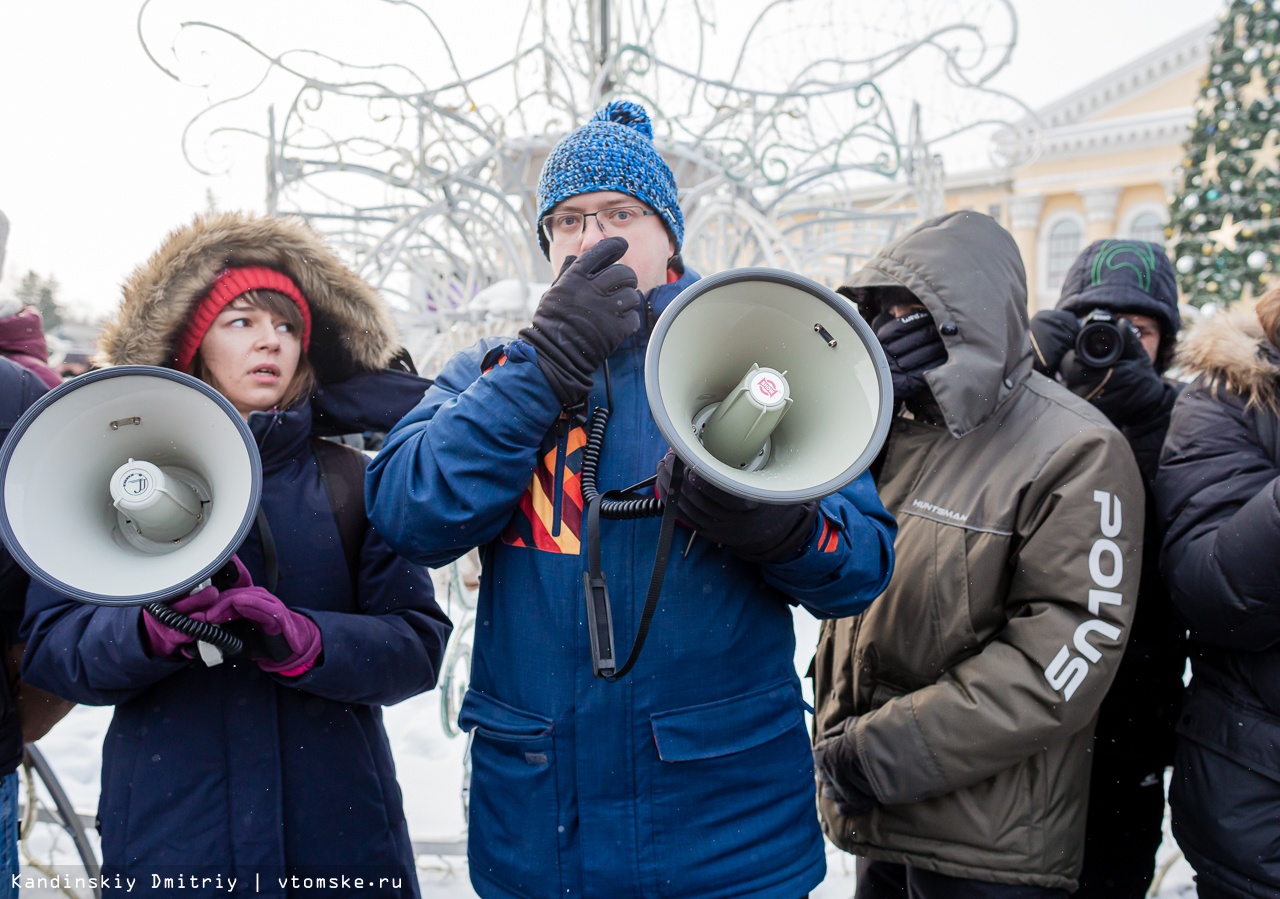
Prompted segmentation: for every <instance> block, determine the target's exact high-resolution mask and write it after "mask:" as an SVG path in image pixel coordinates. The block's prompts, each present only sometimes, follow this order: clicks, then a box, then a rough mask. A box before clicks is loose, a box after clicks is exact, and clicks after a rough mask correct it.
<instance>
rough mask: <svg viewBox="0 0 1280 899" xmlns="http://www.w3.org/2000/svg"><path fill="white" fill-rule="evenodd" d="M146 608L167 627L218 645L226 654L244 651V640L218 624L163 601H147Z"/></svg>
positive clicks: (203, 641)
mask: <svg viewBox="0 0 1280 899" xmlns="http://www.w3.org/2000/svg"><path fill="white" fill-rule="evenodd" d="M145 608H146V610H147V614H148V615H150V616H151V617H152V618H154V619H155V620H156V621H158V622H160V623H161V624H163V625H164V626H165V627H168V628H172V629H173V630H175V631H177V632H178V633H180V634H183V635H184V636H187V637H191V638H192V639H193V640H199V641H201V642H202V643H208V644H209V645H210V646H216V647H218V649H220V650H222V652H223V654H224V655H228V656H238V655H240V653H242V652H243V651H244V641H243V640H241V639H240V638H239V637H237V636H235V635H234V634H231V633H228V632H227V630H226V629H225V628H221V627H218V625H216V624H209V623H208V622H205V621H196V620H195V619H194V618H188V617H187V616H186V615H183V614H182V613H181V612H179V611H177V610H176V609H172V608H170V607H169V606H166V605H165V604H164V603H162V602H152V603H147V605H146V606H145Z"/></svg>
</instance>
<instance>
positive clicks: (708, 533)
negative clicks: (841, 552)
mask: <svg viewBox="0 0 1280 899" xmlns="http://www.w3.org/2000/svg"><path fill="white" fill-rule="evenodd" d="M675 460H676V455H675V453H673V452H668V453H667V455H666V457H665V458H664V459H663V460H662V461H661V462H659V463H658V483H657V489H658V496H660V497H665V496H666V495H667V493H668V492H669V491H670V487H671V466H672V465H674V464H675ZM676 512H677V514H678V515H679V517H680V520H681V521H683V522H684V523H685V524H687V525H688V526H689V527H691V528H693V529H694V530H696V531H697V532H698V533H699V534H701V535H702V536H703V537H706V538H707V539H708V540H710V541H712V542H713V543H719V544H720V545H722V546H727V547H728V548H729V549H731V550H732V551H733V553H734V554H735V555H737V556H739V557H740V558H743V559H746V560H747V561H748V562H777V561H780V560H782V559H785V558H787V557H788V556H790V555H792V554H794V553H795V552H796V551H797V550H798V549H800V547H802V546H803V545H804V542H805V540H807V539H808V538H809V535H810V534H811V533H812V532H813V523H814V521H815V520H816V519H817V517H818V503H817V501H816V500H813V501H810V502H807V503H797V504H795V505H791V506H775V505H770V504H767V503H758V502H755V501H754V500H749V499H743V498H741V497H738V496H734V495H733V494H731V493H726V492H725V491H723V490H721V489H720V488H719V487H716V486H715V485H714V484H712V483H710V482H709V481H707V479H706V478H704V477H702V476H701V475H700V474H698V473H697V472H696V471H694V470H693V469H692V468H690V469H687V470H686V471H685V473H684V481H683V483H681V485H680V497H679V499H678V500H677V502H676Z"/></svg>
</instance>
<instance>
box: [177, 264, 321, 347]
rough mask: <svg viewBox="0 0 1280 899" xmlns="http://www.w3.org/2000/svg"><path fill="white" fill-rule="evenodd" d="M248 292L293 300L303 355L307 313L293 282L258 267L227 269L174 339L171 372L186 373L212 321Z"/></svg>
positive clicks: (308, 340)
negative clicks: (268, 292) (299, 315)
mask: <svg viewBox="0 0 1280 899" xmlns="http://www.w3.org/2000/svg"><path fill="white" fill-rule="evenodd" d="M251 290H274V291H275V292H276V293H280V294H284V295H285V296H287V297H288V298H289V299H291V300H293V302H294V303H295V304H296V305H297V307H298V311H299V312H300V313H302V351H303V352H304V353H305V352H306V351H307V348H308V347H309V346H310V344H311V309H310V308H309V307H308V306H307V300H306V298H305V297H303V295H302V291H300V290H299V289H298V285H296V284H294V283H293V279H291V278H290V277H289V276H288V275H285V274H282V273H280V272H278V271H275V270H274V269H269V268H263V267H262V266H250V267H248V268H228V269H223V271H222V274H220V275H218V277H217V278H215V279H214V281H213V284H212V285H210V287H209V292H208V293H207V294H206V295H205V297H204V299H202V300H201V301H200V302H199V304H197V306H196V308H195V311H194V312H192V313H191V320H190V321H189V322H188V323H187V329H186V330H185V331H184V332H183V333H182V335H181V336H180V337H179V338H178V342H177V344H176V345H175V346H174V348H173V362H174V368H176V369H177V370H178V371H186V370H187V369H188V368H190V367H191V360H192V359H194V358H195V357H196V350H198V349H200V342H201V341H202V340H204V335H205V334H207V333H208V331H209V328H211V327H212V326H213V320H214V319H215V318H217V317H218V313H219V312H221V311H222V309H223V307H224V306H226V305H227V304H228V303H230V302H231V301H232V300H234V299H235V298H236V297H238V296H242V295H244V294H246V293H248V292H249V291H251Z"/></svg>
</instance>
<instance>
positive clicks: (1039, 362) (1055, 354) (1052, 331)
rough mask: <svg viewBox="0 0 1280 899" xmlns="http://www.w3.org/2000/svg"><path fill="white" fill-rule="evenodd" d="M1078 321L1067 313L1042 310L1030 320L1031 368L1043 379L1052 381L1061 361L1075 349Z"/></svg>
mask: <svg viewBox="0 0 1280 899" xmlns="http://www.w3.org/2000/svg"><path fill="white" fill-rule="evenodd" d="M1079 333H1080V319H1078V318H1076V317H1075V316H1074V315H1073V314H1071V313H1070V312H1063V311H1061V310H1059V309H1045V310H1043V311H1041V312H1037V313H1036V314H1035V316H1033V317H1032V319H1031V359H1032V367H1033V368H1035V370H1036V371H1038V372H1040V374H1042V375H1044V376H1045V377H1047V378H1053V377H1056V376H1057V374H1058V371H1059V368H1060V366H1061V365H1062V357H1063V356H1065V355H1066V354H1067V353H1068V352H1070V351H1072V350H1074V349H1075V346H1076V336H1077V335H1078V334H1079Z"/></svg>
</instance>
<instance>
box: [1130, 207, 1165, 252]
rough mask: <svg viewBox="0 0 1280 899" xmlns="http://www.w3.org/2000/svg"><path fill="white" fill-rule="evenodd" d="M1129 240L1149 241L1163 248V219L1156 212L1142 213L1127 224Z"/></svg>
mask: <svg viewBox="0 0 1280 899" xmlns="http://www.w3.org/2000/svg"><path fill="white" fill-rule="evenodd" d="M1129 239H1130V240H1149V241H1151V242H1152V243H1158V244H1160V245H1161V246H1164V218H1163V217H1161V215H1160V214H1159V213H1157V212H1144V213H1142V214H1140V215H1138V216H1136V217H1135V218H1134V220H1133V221H1132V222H1130V223H1129Z"/></svg>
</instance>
